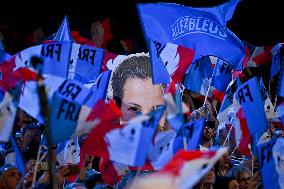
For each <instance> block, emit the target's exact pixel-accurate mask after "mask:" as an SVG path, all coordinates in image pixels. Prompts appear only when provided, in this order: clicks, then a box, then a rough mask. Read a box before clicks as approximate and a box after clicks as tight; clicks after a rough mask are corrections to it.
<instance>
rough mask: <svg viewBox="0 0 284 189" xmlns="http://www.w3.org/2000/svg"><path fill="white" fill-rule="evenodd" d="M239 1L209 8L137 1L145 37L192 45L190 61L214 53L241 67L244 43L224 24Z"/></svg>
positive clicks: (190, 46)
mask: <svg viewBox="0 0 284 189" xmlns="http://www.w3.org/2000/svg"><path fill="white" fill-rule="evenodd" d="M238 2H239V1H238V0H232V1H228V2H226V3H224V4H221V5H218V6H215V7H208V8H194V7H186V6H181V5H177V4H169V3H168V4H166V3H155V4H154V3H149V4H138V6H137V8H138V12H139V16H140V23H141V26H142V28H143V30H144V34H145V40H146V41H148V40H149V39H150V40H157V41H160V42H169V43H173V44H177V45H182V46H185V47H188V48H192V49H194V51H195V56H194V59H193V62H195V61H196V60H198V59H199V58H201V57H203V56H206V55H214V56H216V57H219V58H222V59H223V60H225V61H226V62H229V63H230V64H231V65H232V67H234V68H238V69H241V68H242V61H243V59H244V57H245V48H244V45H243V43H242V42H241V40H240V39H238V38H237V37H236V36H235V35H234V34H233V33H232V32H231V31H230V30H229V29H228V28H227V27H226V23H227V22H228V21H229V20H230V19H231V17H232V16H233V12H234V10H235V8H236V6H237V4H238ZM157 12H159V14H157ZM151 51H152V49H151ZM232 52H234V53H232Z"/></svg>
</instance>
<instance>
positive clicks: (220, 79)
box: [212, 59, 232, 92]
mask: <svg viewBox="0 0 284 189" xmlns="http://www.w3.org/2000/svg"><path fill="white" fill-rule="evenodd" d="M230 81H232V67H231V66H230V64H228V63H226V62H225V61H223V60H221V59H218V60H217V64H216V66H215V69H214V73H213V78H212V86H213V87H215V88H216V89H218V90H219V91H224V92H225V91H226V89H227V87H228V85H229V83H230Z"/></svg>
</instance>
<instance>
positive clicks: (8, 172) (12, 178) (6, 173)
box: [0, 164, 22, 189]
mask: <svg viewBox="0 0 284 189" xmlns="http://www.w3.org/2000/svg"><path fill="white" fill-rule="evenodd" d="M21 177H22V175H21V173H20V172H19V171H18V169H17V168H16V167H15V166H12V165H9V164H7V165H4V166H2V167H1V168H0V188H1V189H15V188H16V186H17V185H18V184H19V182H20V180H21Z"/></svg>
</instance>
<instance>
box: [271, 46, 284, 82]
mask: <svg viewBox="0 0 284 189" xmlns="http://www.w3.org/2000/svg"><path fill="white" fill-rule="evenodd" d="M282 45H283V44H282V43H279V44H277V45H275V46H274V47H273V48H272V49H271V54H272V60H271V65H270V75H269V80H271V79H272V78H273V77H274V76H275V75H276V74H278V73H279V72H280V67H281V65H282V61H283V55H281V48H282Z"/></svg>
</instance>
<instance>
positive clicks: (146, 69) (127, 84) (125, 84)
mask: <svg viewBox="0 0 284 189" xmlns="http://www.w3.org/2000/svg"><path fill="white" fill-rule="evenodd" d="M109 88H110V89H112V91H110V92H112V94H110V95H111V96H112V97H113V99H114V100H115V102H116V103H117V104H118V105H119V106H120V108H121V111H122V114H123V115H122V121H123V122H127V121H129V120H130V119H131V118H133V117H135V116H136V115H137V114H140V113H142V114H146V113H148V112H150V111H153V110H155V109H157V108H158V107H160V106H162V105H163V104H164V99H163V91H162V88H161V86H160V85H153V83H152V75H151V66H150V57H149V56H147V55H145V54H134V55H129V57H128V58H126V59H125V60H124V61H123V62H121V63H120V64H119V65H118V66H117V67H116V69H115V70H113V71H112V78H111V82H110V87H109ZM163 124H164V123H162V122H161V125H163Z"/></svg>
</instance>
